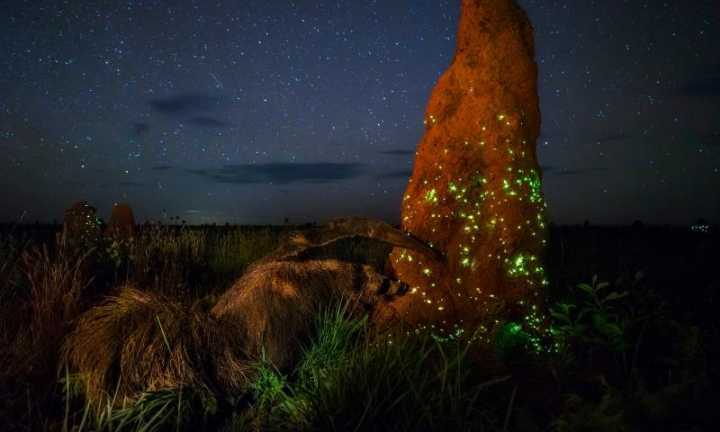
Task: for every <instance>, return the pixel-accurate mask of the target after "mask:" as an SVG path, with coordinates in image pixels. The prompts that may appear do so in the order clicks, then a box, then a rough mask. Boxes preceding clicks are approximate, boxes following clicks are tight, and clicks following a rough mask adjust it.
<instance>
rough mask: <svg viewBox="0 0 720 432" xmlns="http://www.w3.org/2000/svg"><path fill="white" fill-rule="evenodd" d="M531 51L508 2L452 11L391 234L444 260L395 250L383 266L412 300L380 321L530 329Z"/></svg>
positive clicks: (534, 110) (539, 244) (533, 221)
mask: <svg viewBox="0 0 720 432" xmlns="http://www.w3.org/2000/svg"><path fill="white" fill-rule="evenodd" d="M533 45H534V43H533V29H532V27H531V24H530V22H529V20H528V18H527V15H526V14H525V12H524V11H523V10H522V9H521V8H520V7H519V6H517V5H516V4H515V2H514V1H512V0H463V1H462V11H461V17H460V24H459V30H458V35H457V48H456V52H455V57H454V59H453V61H452V64H451V65H450V67H449V68H448V69H447V70H446V71H445V73H444V74H443V75H442V76H441V78H440V79H439V81H438V83H437V84H436V86H435V88H434V90H433V92H432V95H431V97H430V101H429V103H428V106H427V112H426V115H425V125H426V130H425V134H424V136H423V138H422V140H421V141H420V143H419V145H418V148H417V154H416V158H415V164H414V168H413V173H412V177H411V179H410V181H409V184H408V187H407V190H406V192H405V195H404V198H403V204H402V213H401V217H402V228H403V229H404V230H406V231H408V232H410V233H412V234H413V235H414V236H416V237H417V238H419V239H421V240H424V241H426V242H428V243H429V244H430V245H431V246H433V247H435V248H437V249H438V250H440V251H442V252H444V253H445V255H446V257H447V261H446V262H445V263H437V262H435V263H429V262H425V261H426V260H423V257H422V256H420V255H417V254H413V253H411V252H408V251H407V250H403V249H399V248H396V249H395V250H394V251H393V253H392V254H391V264H392V267H393V270H394V272H395V274H396V276H397V277H398V278H399V279H400V280H402V281H404V282H405V283H407V284H408V285H409V286H410V289H411V294H410V295H407V296H405V297H403V298H401V299H398V300H397V301H395V302H393V303H392V305H391V306H389V307H388V308H386V309H385V310H384V311H381V312H380V313H379V317H378V319H379V320H381V321H382V320H394V319H398V318H399V319H401V320H403V321H405V322H409V323H412V324H422V323H434V324H439V325H440V326H444V327H450V326H452V325H460V326H472V325H477V324H478V323H480V322H482V321H483V319H486V318H487V316H488V315H489V314H496V315H498V316H501V317H502V318H503V319H512V320H516V321H521V320H522V321H523V322H527V323H534V324H537V323H539V321H540V318H539V317H538V315H537V314H538V311H539V308H540V307H541V304H542V301H541V291H542V288H543V286H544V285H546V284H547V281H546V280H545V274H544V268H543V266H542V255H543V249H544V247H545V244H546V229H545V224H546V220H545V201H544V198H543V196H542V190H541V178H540V176H541V173H540V169H539V166H538V161H537V157H536V152H535V146H536V142H537V139H538V135H539V132H540V109H539V101H538V93H537V65H536V63H535V61H534V46H533Z"/></svg>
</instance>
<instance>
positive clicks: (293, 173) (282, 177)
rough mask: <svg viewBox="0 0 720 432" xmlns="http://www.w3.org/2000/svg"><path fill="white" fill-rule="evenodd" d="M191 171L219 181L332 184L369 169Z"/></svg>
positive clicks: (273, 166)
mask: <svg viewBox="0 0 720 432" xmlns="http://www.w3.org/2000/svg"><path fill="white" fill-rule="evenodd" d="M187 172H190V173H192V174H196V175H199V176H202V177H205V178H206V179H208V180H211V181H214V182H216V183H230V184H258V183H270V184H291V183H331V182H333V181H339V180H346V179H351V178H356V177H360V176H362V175H364V174H365V173H366V172H367V168H366V166H365V165H364V164H359V163H331V162H317V163H282V162H278V163H265V164H241V165H225V166H223V167H221V168H215V169H189V170H187Z"/></svg>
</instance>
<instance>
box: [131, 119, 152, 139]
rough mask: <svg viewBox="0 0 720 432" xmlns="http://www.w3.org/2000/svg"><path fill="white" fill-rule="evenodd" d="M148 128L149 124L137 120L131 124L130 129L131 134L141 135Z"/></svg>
mask: <svg viewBox="0 0 720 432" xmlns="http://www.w3.org/2000/svg"><path fill="white" fill-rule="evenodd" d="M149 130H150V125H149V124H147V123H143V122H137V123H133V124H132V131H133V135H134V136H136V137H141V136H143V135H145V134H146V133H147V132H148V131H149Z"/></svg>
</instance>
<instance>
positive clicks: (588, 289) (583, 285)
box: [577, 283, 593, 294]
mask: <svg viewBox="0 0 720 432" xmlns="http://www.w3.org/2000/svg"><path fill="white" fill-rule="evenodd" d="M577 287H578V288H579V289H581V290H583V291H585V292H586V293H588V294H592V293H593V288H592V286H590V285H588V284H586V283H581V284H578V286H577Z"/></svg>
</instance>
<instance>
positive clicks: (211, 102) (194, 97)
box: [148, 93, 222, 115]
mask: <svg viewBox="0 0 720 432" xmlns="http://www.w3.org/2000/svg"><path fill="white" fill-rule="evenodd" d="M220 102H222V98H220V97H219V96H212V95H208V94H204V93H181V94H177V95H175V96H169V97H165V98H158V99H151V100H149V101H148V104H149V105H150V106H151V107H152V108H153V109H154V110H155V111H157V112H160V113H163V114H168V115H185V114H188V113H194V112H198V111H209V110H212V109H214V108H217V107H218V105H219V104H220Z"/></svg>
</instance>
